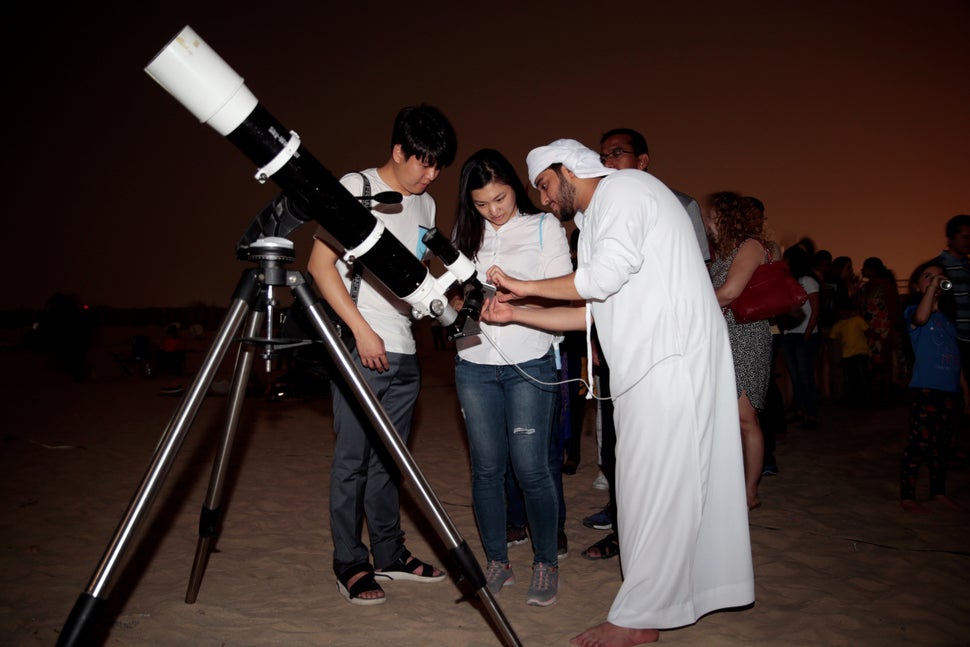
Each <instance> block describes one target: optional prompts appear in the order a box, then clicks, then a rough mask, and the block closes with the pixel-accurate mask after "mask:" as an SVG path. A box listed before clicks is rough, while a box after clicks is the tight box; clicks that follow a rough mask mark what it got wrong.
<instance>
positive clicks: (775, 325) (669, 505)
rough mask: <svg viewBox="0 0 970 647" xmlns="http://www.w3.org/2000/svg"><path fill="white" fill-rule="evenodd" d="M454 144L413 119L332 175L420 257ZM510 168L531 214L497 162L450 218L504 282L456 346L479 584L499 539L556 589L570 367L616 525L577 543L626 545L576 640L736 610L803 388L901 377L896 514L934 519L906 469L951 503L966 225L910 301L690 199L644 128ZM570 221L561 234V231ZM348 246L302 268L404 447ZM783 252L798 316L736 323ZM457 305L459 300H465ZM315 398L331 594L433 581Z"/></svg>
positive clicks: (396, 311)
mask: <svg viewBox="0 0 970 647" xmlns="http://www.w3.org/2000/svg"><path fill="white" fill-rule="evenodd" d="M456 150H457V137H456V135H455V132H454V130H453V128H452V126H451V124H450V123H449V122H448V119H447V118H446V117H445V116H444V115H443V114H442V113H441V112H440V111H439V110H437V109H436V108H434V107H431V106H426V105H422V106H412V107H407V108H404V109H402V110H401V112H400V113H399V114H398V116H397V119H396V120H395V124H394V128H393V132H392V139H391V151H390V157H389V159H388V160H387V161H386V162H385V163H384V164H383V165H381V166H380V167H375V168H370V169H365V170H363V171H361V172H360V173H350V174H348V175H346V176H344V177H343V178H342V179H341V182H342V183H343V185H344V186H345V187H347V188H348V190H350V191H351V193H353V194H354V195H361V193H362V190H364V189H365V187H364V186H363V184H364V183H368V184H369V185H370V187H372V189H371V190H373V192H374V193H377V192H380V191H394V192H398V193H400V194H401V195H402V202H401V203H400V204H393V205H388V204H375V205H373V213H374V215H375V216H376V217H377V218H378V219H379V220H380V221H381V222H382V223H383V224H384V226H385V227H387V228H388V229H389V230H390V231H391V232H392V233H393V234H394V235H395V236H396V237H397V238H398V239H399V240H400V241H401V242H402V243H403V244H404V245H405V246H406V247H408V248H409V249H412V250H414V254H415V256H416V257H418V258H419V259H421V258H422V257H423V256H424V253H425V250H424V247H423V245H422V243H421V235H422V233H423V232H424V231H427V230H429V229H431V228H432V227H434V225H435V203H434V200H433V199H432V198H431V197H430V196H429V195H428V194H427V189H428V187H429V186H430V185H431V184H432V183H433V182H434V181H435V179H436V178H437V177H438V174H439V172H440V171H441V169H442V168H443V167H445V166H448V165H450V164H451V163H452V162H453V161H454V159H455V155H456ZM526 164H527V167H528V179H529V182H530V183H531V184H532V186H533V187H535V188H536V189H537V190H538V193H539V196H540V198H541V207H540V206H537V205H536V204H535V203H534V202H533V201H532V199H531V198H530V197H529V195H528V191H527V189H526V187H525V185H524V183H523V182H522V180H520V179H519V177H518V175H517V174H516V172H515V170H514V166H513V164H512V162H510V160H508V159H507V158H506V157H505V156H504V155H503V154H502V153H501V152H499V151H496V150H492V149H482V150H479V151H477V152H475V153H474V154H472V155H471V156H469V157H468V158H467V159H466V160H465V162H464V163H463V165H462V167H461V176H460V186H459V193H458V208H457V217H456V224H455V229H454V232H453V242H454V244H455V246H456V248H457V249H459V250H460V251H461V252H462V253H463V254H464V255H465V256H467V257H468V258H469V259H471V260H472V261H473V263H474V264H475V267H476V270H477V272H478V276H479V278H480V279H481V280H482V281H487V282H489V283H491V284H492V285H494V286H495V287H496V288H497V290H498V291H497V294H496V296H495V298H493V299H489V300H488V301H487V302H486V303H485V305H484V307H483V308H482V313H481V319H482V322H481V329H482V332H481V334H480V335H475V336H470V337H466V338H462V339H460V340H458V342H457V344H456V351H457V353H456V357H455V384H456V390H457V393H458V399H459V403H460V406H461V409H462V415H463V419H464V427H465V432H466V434H467V439H468V447H469V459H470V465H471V474H472V480H471V490H472V500H473V505H474V511H475V518H476V521H477V524H478V530H479V533H480V536H481V539H482V546H483V549H484V560H483V563H484V569H483V570H484V574H485V586H487V588H488V589H489V591H490V592H491V594H493V595H495V596H499V595H500V594H502V593H503V591H504V590H505V589H506V588H507V587H509V586H511V585H513V584H515V582H516V576H515V571H514V570H513V566H512V563H511V560H510V558H509V550H508V549H509V546H511V545H515V544H518V543H524V542H526V541H530V542H531V547H532V562H531V577H530V584H529V587H528V590H527V592H526V596H525V602H526V603H527V604H529V605H534V606H539V607H544V606H548V605H551V604H554V603H555V602H556V601H557V599H558V595H559V560H561V559H563V558H565V557H566V556H567V555H568V544H567V541H566V537H565V533H564V531H563V527H564V522H565V517H566V502H565V501H564V497H563V489H562V478H563V474H566V475H570V474H574V473H575V472H576V466H577V464H578V463H579V460H580V455H579V451H578V439H579V438H580V436H581V434H582V422H583V419H584V415H582V414H583V413H584V412H585V407H586V402H587V401H586V400H584V399H583V397H584V396H583V392H585V391H586V386H585V385H584V388H582V389H581V388H580V387H579V386H578V381H576V380H575V378H576V377H577V373H583V374H584V375H585V374H587V373H588V374H590V375H592V374H595V375H596V377H597V379H596V387H595V388H594V387H593V386H591V385H590V386H589V387H588V388H589V391H590V396H591V397H595V398H596V406H597V407H598V408H599V414H600V419H601V420H602V424H601V429H600V431H601V434H600V439H599V445H600V452H599V454H600V455H599V457H598V459H599V460H598V461H597V462H598V463H600V465H601V469H602V475H603V478H604V480H605V481H606V484H607V486H608V489H609V500H608V502H607V504H606V505H605V507H604V509H603V510H602V511H601V512H599V513H597V514H596V515H592V516H591V517H588V518H587V519H585V520H584V523H586V525H589V526H591V527H595V528H601V529H603V530H608V531H609V534H608V535H607V536H606V538H604V539H603V540H601V541H599V542H596V543H595V544H593V545H592V546H590V547H588V548H587V549H586V550H584V551H583V552H582V555H583V556H584V557H586V558H588V559H593V560H603V559H608V558H611V557H615V556H617V555H622V575H623V582H622V585H621V587H620V589H619V592H618V593H617V595H616V598H615V600H614V602H613V605H612V607H611V609H610V612H609V614H608V617H607V619H606V620H605V622H603V623H602V624H599V625H597V626H594V627H591V628H590V629H588V630H587V631H585V632H583V633H582V634H580V635H578V636H576V637H574V638H573V639H572V642H573V643H574V644H577V645H584V646H587V647H590V646H593V645H599V646H602V645H636V644H642V643H647V642H653V641H655V640H657V639H658V637H659V630H662V629H666V628H673V627H681V626H685V625H690V624H692V623H694V622H696V621H697V620H698V619H699V618H700V617H701V616H703V615H705V614H707V613H709V612H711V611H716V610H719V609H727V608H738V607H745V606H747V605H750V604H752V603H753V602H754V581H753V570H752V556H751V547H750V540H749V535H748V515H749V513H750V512H751V511H752V510H754V509H755V508H757V507H759V506H760V505H761V500H760V499H759V497H758V485H759V481H760V480H761V478H762V477H763V476H765V475H774V474H778V471H779V470H778V466H777V462H776V461H775V456H774V449H775V441H776V439H777V437H778V435H779V434H780V433H783V432H784V429H785V426H786V425H787V424H788V423H797V424H798V427H799V428H800V429H802V430H805V431H811V430H812V429H815V428H817V427H818V425H819V424H820V422H819V403H820V402H829V401H839V402H844V403H846V404H852V405H859V406H877V405H880V404H885V403H888V402H890V401H891V400H892V398H893V397H895V395H896V394H897V391H899V390H901V389H904V388H908V389H909V392H910V394H911V396H912V431H911V439H910V441H909V443H908V444H907V446H906V448H905V451H904V455H903V458H902V461H901V470H900V483H901V485H900V487H901V491H900V492H901V494H900V500H901V504H902V507H903V509H904V510H909V511H914V512H920V511H925V507H924V506H922V505H921V504H919V503H918V502H917V501H916V482H917V477H918V474H919V469H920V466H921V464H922V463H926V464H927V467H928V469H929V472H930V490H931V496H932V497H934V498H935V499H938V500H942V501H946V502H948V503H951V504H953V505H956V504H955V503H954V502H951V501H949V499H947V498H946V495H945V483H946V463H947V460H946V453H947V451H948V448H949V447H950V444H951V439H952V436H953V433H954V429H955V425H956V422H957V420H959V418H960V415H961V414H962V407H963V406H964V403H965V402H966V398H965V395H966V381H965V380H964V379H963V377H962V374H963V372H962V371H961V368H960V367H961V363H960V362H961V358H962V361H963V363H964V364H967V363H968V362H970V350H968V345H970V260H968V254H970V216H958V217H957V219H955V221H956V222H955V224H954V221H951V223H949V224H948V225H947V231H946V235H947V241H948V247H947V249H946V250H944V252H943V253H942V254H940V256H939V258H937V259H934V260H933V261H932V262H928V263H925V264H923V265H921V266H920V267H919V268H917V269H916V271H914V273H913V276H912V277H911V280H910V286H909V287H910V299H911V302H910V303H909V305H907V306H906V307H905V308H904V305H903V302H902V298H901V297H900V295H899V292H898V289H897V286H896V280H895V276H894V275H893V273H892V272H891V271H890V270H888V269H887V268H886V267H885V265H884V264H883V262H882V261H881V260H880V259H879V258H876V257H872V258H868V259H866V260H865V261H864V263H863V264H862V266H861V277H858V276H856V274H855V273H854V270H853V265H852V261H851V259H849V258H848V257H845V256H840V257H836V258H833V257H832V255H831V253H829V252H828V251H826V250H817V249H815V245H814V243H813V242H812V241H811V240H810V239H808V238H806V239H803V240H801V241H798V242H797V243H796V244H793V245H791V246H789V247H788V248H787V249H784V250H782V249H780V248H779V247H778V245H777V244H776V243H775V242H773V241H771V240H770V237H769V234H768V228H767V227H766V216H765V205H764V204H763V203H762V202H761V201H760V200H759V199H758V198H756V197H753V196H750V195H744V194H741V193H734V192H720V193H716V194H713V195H712V196H710V198H709V200H707V201H706V206H707V208H706V210H703V209H702V208H701V206H700V204H699V203H698V202H697V201H696V200H695V199H693V198H692V197H690V196H688V195H685V194H683V193H680V192H677V191H674V190H672V189H670V188H668V187H667V186H666V185H665V184H664V183H663V182H661V181H660V180H659V179H657V178H656V177H654V176H653V175H651V174H650V173H649V171H648V165H649V151H648V148H647V144H646V140H645V138H644V137H643V135H642V134H640V133H639V132H637V131H634V130H630V129H625V128H620V129H614V130H610V131H607V132H606V133H605V134H604V135H603V136H602V137H601V139H600V142H599V152H597V151H595V150H593V149H591V148H588V147H586V146H584V145H583V144H581V143H580V142H578V141H576V140H572V139H560V140H556V141H553V142H551V143H549V144H547V145H544V146H538V147H536V148H534V149H533V150H532V151H531V152H530V153H529V155H528V157H527V158H526ZM366 194H369V191H367V192H365V195H366ZM574 218H575V221H576V230H574V231H573V235H572V236H567V234H566V229H565V228H564V226H563V223H568V222H570V221H572V220H573V219H574ZM341 251H342V250H341V248H340V246H339V243H337V242H336V241H334V240H332V239H331V238H329V237H328V235H327V233H326V232H325V231H324V230H323V229H320V230H319V231H318V232H317V236H316V238H315V242H314V246H313V250H312V254H311V257H310V260H309V263H308V267H309V271H310V273H311V275H312V276H313V279H314V282H315V284H316V286H317V288H318V290H319V291H320V292H321V294H322V296H323V297H324V298H325V299H326V300H327V301H328V302H329V303H330V305H331V306H332V307H333V309H334V311H335V312H336V313H337V314H338V315H339V316H340V317H341V318H342V319H343V321H344V322H345V323H346V325H347V326H348V327H349V329H350V330H351V331H352V332H353V335H354V338H355V343H356V345H355V348H354V350H353V352H352V355H353V358H354V360H355V361H356V363H357V365H358V369H359V370H360V371H361V373H362V375H363V376H364V378H365V380H366V381H367V383H368V384H369V386H370V387H371V388H372V389H373V391H374V393H375V395H377V397H378V399H379V400H380V402H381V404H382V406H383V407H384V408H385V409H386V410H387V412H388V414H389V416H390V417H391V419H392V420H393V422H394V425H395V428H396V429H397V431H398V433H399V434H401V436H402V438H403V439H404V440H407V436H408V433H409V430H410V425H411V418H412V412H413V409H414V405H415V401H416V398H417V394H418V391H419V389H420V366H419V363H418V360H417V356H416V345H415V342H414V336H413V333H412V330H411V320H410V317H409V313H408V308H407V306H406V305H405V304H403V303H402V302H400V301H399V300H397V299H396V298H395V297H394V296H393V295H390V294H389V293H387V292H386V290H384V289H383V288H382V286H381V285H380V283H379V282H378V281H373V280H371V279H372V277H370V276H369V275H368V274H367V273H366V272H364V273H363V276H361V274H360V273H359V272H355V271H354V268H353V267H352V266H351V264H349V263H348V262H347V260H346V259H344V258H343V257H342V255H341ZM928 255H929V254H928ZM781 258H783V259H784V261H786V262H787V263H788V265H789V267H790V269H791V271H792V274H793V275H794V277H795V278H796V279H797V280H798V282H799V284H800V285H801V286H802V287H803V288H804V290H805V292H806V294H807V297H808V298H807V300H806V301H805V303H804V305H802V306H801V307H799V308H797V309H796V310H794V311H793V312H791V313H789V314H787V315H783V316H780V317H778V318H776V319H773V320H771V321H768V320H762V321H755V322H751V323H737V322H736V321H735V319H734V316H733V314H732V311H731V308H730V305H731V303H732V302H733V301H734V300H735V299H737V298H738V296H739V295H740V294H742V293H743V291H744V290H745V287H746V286H747V284H748V282H749V281H750V279H751V277H752V276H753V275H754V273H755V272H756V271H757V268H758V267H759V266H760V265H762V264H765V263H768V262H771V261H772V260H778V259H781ZM951 286H952V287H951ZM451 299H452V304H453V305H454V306H455V307H456V308H460V307H461V305H462V299H463V295H462V294H460V293H455V294H453V295H451ZM565 339H569V342H568V343H566V342H565ZM436 348H438V346H436ZM440 348H447V346H445V345H444V344H443V343H442V344H441V345H440ZM563 351H565V352H563ZM961 351H962V354H961ZM584 355H585V356H586V363H585V369H586V370H585V372H583V368H582V367H583V363H582V361H581V360H582V359H583V356H584ZM777 366H784V367H785V369H786V370H787V374H788V379H787V380H779V377H780V374H779V371H777V370H776V369H775V367H777ZM569 378H573V380H572V381H569V382H567V379H569ZM332 393H333V406H334V431H335V434H336V441H335V448H334V456H333V467H332V470H331V500H330V517H331V532H332V538H333V544H334V551H333V569H334V574H335V576H336V579H337V588H338V590H339V591H340V593H341V595H343V596H344V597H345V598H346V599H347V600H348V602H350V603H352V604H359V605H374V604H381V603H383V602H384V601H385V599H386V598H385V593H384V590H383V589H382V588H381V586H380V581H381V580H388V579H390V580H409V581H415V582H437V581H441V580H442V579H444V577H445V573H444V572H443V571H442V570H441V569H439V568H437V567H435V566H433V565H430V564H427V563H425V562H423V561H421V560H420V559H418V558H417V557H415V556H413V555H411V553H410V552H409V551H408V550H407V549H406V548H405V546H404V535H403V532H402V531H401V527H400V512H399V503H398V482H397V481H398V475H397V474H396V473H395V467H394V465H393V462H392V461H390V460H389V458H388V457H387V456H386V455H385V453H384V452H383V451H382V448H381V447H380V446H379V444H375V443H374V442H373V441H372V435H371V434H370V433H368V423H367V422H366V418H365V417H364V416H363V415H362V413H361V412H360V411H359V410H358V409H357V408H356V407H355V404H354V402H353V398H352V396H351V395H350V394H348V393H346V392H345V388H344V386H343V385H342V384H339V383H337V382H335V383H334V384H333V386H332ZM594 394H595V395H594ZM365 520H366V526H367V529H368V533H369V546H367V545H365V544H364V542H363V538H362V528H363V524H364V521H365ZM372 559H373V563H372ZM520 572H521V571H520Z"/></svg>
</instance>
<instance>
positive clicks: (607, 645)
mask: <svg viewBox="0 0 970 647" xmlns="http://www.w3.org/2000/svg"><path fill="white" fill-rule="evenodd" d="M658 640H660V632H659V631H657V630H656V629H631V628H629V627H618V626H616V625H615V624H613V623H611V622H604V623H603V624H601V625H596V626H595V627H593V628H591V629H587V630H586V631H584V632H583V633H581V634H579V635H578V636H576V637H574V638H573V639H572V640H570V641H569V642H571V643H572V644H574V645H580V646H581V647H633V645H645V644H647V643H655V642H657V641H658Z"/></svg>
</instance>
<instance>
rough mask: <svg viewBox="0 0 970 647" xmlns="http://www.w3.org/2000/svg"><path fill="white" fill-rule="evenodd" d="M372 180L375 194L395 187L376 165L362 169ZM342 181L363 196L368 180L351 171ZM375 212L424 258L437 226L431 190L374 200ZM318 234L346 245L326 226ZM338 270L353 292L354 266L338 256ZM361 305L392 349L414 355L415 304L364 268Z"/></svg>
mask: <svg viewBox="0 0 970 647" xmlns="http://www.w3.org/2000/svg"><path fill="white" fill-rule="evenodd" d="M361 172H362V173H363V174H364V175H366V176H367V179H368V180H370V186H371V195H376V194H377V193H380V192H382V191H393V190H394V189H392V188H391V187H390V186H388V185H387V183H386V182H384V180H382V179H381V177H380V175H378V173H377V169H376V168H369V169H366V170H364V171H361ZM340 183H341V184H342V185H343V186H344V187H346V189H347V190H348V191H350V193H351V194H353V195H355V196H359V195H362V194H363V191H364V181H363V179H362V178H361V177H360V175H359V174H357V173H348V174H347V175H345V176H343V177H342V178H340ZM371 206H372V208H371V213H372V214H374V217H375V218H377V219H378V220H380V221H381V222H382V223H383V224H384V227H385V228H386V230H387V232H388V233H390V234H392V235H393V236H394V237H395V238H397V239H398V240H399V241H401V243H402V244H403V245H404V246H405V247H406V248H407V249H409V250H411V252H412V253H413V254H414V255H415V257H416V258H420V259H422V260H423V257H424V254H425V248H424V244H423V243H422V242H421V237H422V236H423V235H424V233H425V232H426V231H428V230H429V229H431V228H432V227H434V223H435V202H434V198H432V197H431V196H430V195H428V194H427V193H422V194H420V195H415V194H412V195H409V196H404V198H403V199H402V201H401V203H400V204H381V203H379V202H373V203H371ZM315 236H316V237H317V238H319V239H321V240H323V241H324V242H326V243H328V244H330V245H331V246H333V247H334V248H335V249H342V246H341V245H339V243H336V241H335V240H334V238H333V237H332V236H330V235H329V234H328V233H327V232H326V231H325V230H323V228H322V227H321V228H319V229H317V232H316V234H315ZM337 271H338V272H339V273H340V277H341V278H342V279H343V281H344V285H345V286H346V288H347V292H348V293H349V292H350V286H351V281H352V279H353V275H352V273H351V269H350V266H349V265H348V264H347V263H346V262H344V260H343V258H340V259H338V260H337ZM357 309H358V310H360V314H361V315H362V316H363V317H364V319H366V320H367V323H368V324H370V327H371V328H373V329H374V332H376V333H377V334H378V335H380V337H381V339H383V340H384V348H385V350H387V352H389V353H404V354H408V355H413V354H414V353H416V352H417V347H416V345H415V343H414V335H413V334H412V332H411V306H410V305H409V304H408V303H406V302H405V301H403V300H401V299H399V298H398V297H397V295H395V294H394V293H393V292H392V291H391V290H389V289H387V288H386V287H385V286H384V284H383V283H381V282H380V280H379V279H378V278H377V277H376V276H375V275H374V274H373V273H372V272H368V271H367V270H364V279H363V281H361V284H360V292H359V294H358V295H357Z"/></svg>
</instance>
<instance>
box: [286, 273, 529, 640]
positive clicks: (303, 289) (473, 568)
mask: <svg viewBox="0 0 970 647" xmlns="http://www.w3.org/2000/svg"><path fill="white" fill-rule="evenodd" d="M293 294H294V296H295V297H296V301H297V303H298V304H300V306H302V307H303V308H305V309H306V312H307V316H308V317H309V318H310V320H311V321H312V322H313V324H314V327H315V328H316V330H317V332H318V333H319V334H320V338H321V339H322V340H323V342H324V345H325V346H326V347H327V350H328V351H329V353H330V356H331V358H332V359H333V362H334V364H335V365H336V367H337V370H338V371H339V372H340V375H341V377H342V378H343V379H344V380H345V382H346V384H347V386H348V387H350V389H351V391H353V393H354V394H355V395H356V396H357V401H358V402H359V403H360V405H361V407H362V408H363V410H364V413H365V414H366V415H367V419H368V421H369V422H370V423H371V425H372V426H373V428H374V430H375V431H376V432H377V434H378V435H379V436H380V438H381V440H382V441H383V444H384V447H385V448H386V449H387V451H388V453H390V455H391V457H392V458H393V459H394V463H395V464H396V465H397V467H398V469H399V470H400V471H401V475H402V477H403V478H404V479H405V480H406V481H407V482H408V483H410V484H411V486H412V487H413V488H414V490H415V494H416V495H417V499H418V503H419V504H420V505H421V508H422V509H423V510H424V512H425V514H426V515H427V516H428V518H429V519H430V521H431V523H432V524H433V525H434V526H435V528H436V529H437V531H438V534H439V535H440V536H441V538H442V540H443V541H444V542H445V545H446V546H447V548H448V550H449V551H450V552H451V554H452V556H453V557H454V558H455V561H456V562H457V563H458V566H459V568H460V569H461V571H462V574H463V575H464V576H465V578H466V579H467V580H468V582H469V584H470V585H471V586H472V587H473V588H474V589H475V591H476V593H477V595H478V597H479V599H481V600H482V602H483V603H484V604H485V608H486V610H487V611H488V613H489V615H490V616H491V617H492V619H493V621H494V623H495V627H496V629H497V630H498V631H499V633H500V634H501V637H502V639H503V641H504V642H505V643H506V644H508V645H511V646H513V647H517V646H519V645H521V644H522V643H521V642H520V641H519V638H518V636H517V635H516V633H515V630H514V629H513V628H512V625H511V623H509V621H508V618H506V616H505V614H504V613H503V611H502V609H501V607H499V605H498V603H497V602H496V600H495V597H494V596H493V595H492V592H491V591H489V590H488V586H486V581H485V574H484V573H483V572H482V568H481V566H480V565H479V563H478V560H476V559H475V556H474V554H473V553H472V551H471V549H470V548H469V547H468V544H467V543H466V542H465V540H464V539H463V538H462V536H461V534H460V533H459V532H458V529H457V528H456V527H455V525H454V524H453V523H452V521H451V518H450V517H449V516H448V513H447V512H446V511H445V509H444V507H443V506H442V505H441V501H440V500H439V499H438V497H437V496H436V495H435V493H434V490H433V489H432V487H431V484H429V483H428V480H427V479H426V478H425V477H424V474H423V473H422V472H421V470H420V468H418V465H417V463H416V462H415V460H414V457H413V456H411V452H410V451H408V448H407V445H406V444H405V443H404V441H403V440H402V439H401V437H400V436H399V435H398V434H397V430H396V429H395V428H394V423H393V422H392V421H391V419H390V418H389V417H388V415H387V412H386V411H385V410H384V408H383V407H382V406H381V403H380V401H379V400H378V399H377V396H376V395H374V392H373V391H372V390H371V388H370V386H369V385H368V384H367V382H366V381H365V380H364V378H363V376H362V375H361V373H360V370H359V369H358V368H357V364H356V362H354V359H353V357H352V356H351V354H350V352H349V351H348V350H347V348H346V347H345V346H344V345H343V344H342V343H341V342H340V339H339V337H338V336H337V331H336V330H334V328H333V324H331V323H330V320H329V318H328V317H327V315H326V312H325V311H324V309H323V306H322V305H321V303H320V301H319V299H318V298H317V297H316V296H315V294H314V293H313V291H312V290H311V289H310V287H309V286H308V285H307V284H305V283H303V284H300V285H297V286H294V287H293Z"/></svg>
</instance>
